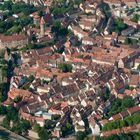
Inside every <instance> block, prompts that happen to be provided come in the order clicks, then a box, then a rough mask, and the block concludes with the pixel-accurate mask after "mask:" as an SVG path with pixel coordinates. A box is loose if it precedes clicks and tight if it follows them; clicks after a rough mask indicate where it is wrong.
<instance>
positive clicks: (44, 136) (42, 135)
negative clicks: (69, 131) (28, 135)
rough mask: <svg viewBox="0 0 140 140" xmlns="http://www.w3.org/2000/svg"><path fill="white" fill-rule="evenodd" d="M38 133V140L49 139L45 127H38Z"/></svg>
mask: <svg viewBox="0 0 140 140" xmlns="http://www.w3.org/2000/svg"><path fill="white" fill-rule="evenodd" d="M38 135H39V137H40V140H49V137H50V135H49V133H48V131H47V129H46V128H44V127H43V128H41V129H40V131H39V132H38Z"/></svg>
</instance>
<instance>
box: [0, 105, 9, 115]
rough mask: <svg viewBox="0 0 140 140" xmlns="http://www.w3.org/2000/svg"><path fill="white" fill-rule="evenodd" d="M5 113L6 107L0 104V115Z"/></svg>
mask: <svg viewBox="0 0 140 140" xmlns="http://www.w3.org/2000/svg"><path fill="white" fill-rule="evenodd" d="M6 113H7V111H6V107H5V106H2V105H0V115H5V114H6Z"/></svg>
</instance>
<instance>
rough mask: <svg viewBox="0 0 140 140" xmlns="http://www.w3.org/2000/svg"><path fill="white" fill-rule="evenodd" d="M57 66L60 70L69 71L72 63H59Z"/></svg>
mask: <svg viewBox="0 0 140 140" xmlns="http://www.w3.org/2000/svg"><path fill="white" fill-rule="evenodd" d="M58 68H59V69H60V70H62V72H65V73H66V72H71V71H72V65H70V64H67V63H61V64H59V65H58Z"/></svg>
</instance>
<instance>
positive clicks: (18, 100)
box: [14, 96, 22, 103]
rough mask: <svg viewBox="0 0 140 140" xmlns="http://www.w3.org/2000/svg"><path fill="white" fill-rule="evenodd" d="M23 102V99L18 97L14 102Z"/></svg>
mask: <svg viewBox="0 0 140 140" xmlns="http://www.w3.org/2000/svg"><path fill="white" fill-rule="evenodd" d="M21 100H22V98H21V97H20V96H17V97H15V98H14V102H15V103H18V102H20V101H21Z"/></svg>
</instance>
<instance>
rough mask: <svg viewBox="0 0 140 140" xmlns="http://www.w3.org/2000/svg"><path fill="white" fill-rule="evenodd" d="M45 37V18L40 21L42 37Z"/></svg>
mask: <svg viewBox="0 0 140 140" xmlns="http://www.w3.org/2000/svg"><path fill="white" fill-rule="evenodd" d="M44 35H45V21H44V18H43V17H41V20H40V37H43V36H44Z"/></svg>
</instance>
